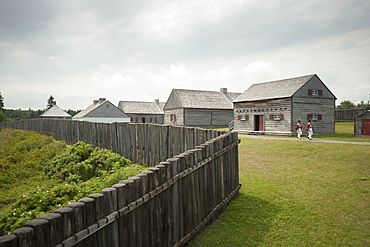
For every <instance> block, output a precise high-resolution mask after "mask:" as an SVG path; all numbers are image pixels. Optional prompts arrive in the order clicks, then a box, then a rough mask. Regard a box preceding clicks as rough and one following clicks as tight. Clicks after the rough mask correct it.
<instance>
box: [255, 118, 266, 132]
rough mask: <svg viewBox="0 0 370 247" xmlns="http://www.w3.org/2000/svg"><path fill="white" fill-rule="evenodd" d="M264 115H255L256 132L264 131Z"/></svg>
mask: <svg viewBox="0 0 370 247" xmlns="http://www.w3.org/2000/svg"><path fill="white" fill-rule="evenodd" d="M263 122H264V121H263V115H254V131H263V127H264V126H263Z"/></svg>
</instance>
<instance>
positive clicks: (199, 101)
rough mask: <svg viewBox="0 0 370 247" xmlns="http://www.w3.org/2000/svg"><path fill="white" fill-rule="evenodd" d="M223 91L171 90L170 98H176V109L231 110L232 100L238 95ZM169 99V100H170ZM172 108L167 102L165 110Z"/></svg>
mask: <svg viewBox="0 0 370 247" xmlns="http://www.w3.org/2000/svg"><path fill="white" fill-rule="evenodd" d="M224 90H225V91H224V92H222V90H221V91H201V90H188V89H172V92H171V95H170V98H171V97H176V100H177V102H178V104H179V105H177V106H176V108H179V107H180V108H197V109H233V100H234V99H235V98H237V97H238V96H239V95H240V93H229V92H226V89H224ZM170 98H169V100H170ZM170 108H173V106H171V105H169V102H168V101H167V103H166V105H165V109H170Z"/></svg>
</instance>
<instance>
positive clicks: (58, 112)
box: [40, 104, 71, 118]
mask: <svg viewBox="0 0 370 247" xmlns="http://www.w3.org/2000/svg"><path fill="white" fill-rule="evenodd" d="M40 117H44V118H48V117H50V118H71V115H70V114H68V113H67V112H65V111H63V110H62V109H61V108H60V107H59V106H57V105H56V104H54V105H53V106H52V107H50V108H49V109H48V110H47V111H46V112H44V113H43V114H41V115H40Z"/></svg>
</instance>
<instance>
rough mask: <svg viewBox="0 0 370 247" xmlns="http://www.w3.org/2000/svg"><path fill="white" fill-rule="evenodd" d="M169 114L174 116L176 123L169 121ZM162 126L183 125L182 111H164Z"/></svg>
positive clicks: (180, 109)
mask: <svg viewBox="0 0 370 247" xmlns="http://www.w3.org/2000/svg"><path fill="white" fill-rule="evenodd" d="M171 114H176V121H171V118H170V116H171ZM164 124H171V125H184V109H183V108H177V109H170V110H165V111H164Z"/></svg>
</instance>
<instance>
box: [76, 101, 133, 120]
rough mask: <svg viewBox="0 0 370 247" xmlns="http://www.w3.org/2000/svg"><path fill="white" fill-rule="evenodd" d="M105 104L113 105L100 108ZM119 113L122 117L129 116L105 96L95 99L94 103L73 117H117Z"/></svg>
mask: <svg viewBox="0 0 370 247" xmlns="http://www.w3.org/2000/svg"><path fill="white" fill-rule="evenodd" d="M103 105H105V106H107V107H109V106H111V107H109V108H105V106H104V108H101V109H99V108H100V107H102V106H103ZM108 109H109V110H108ZM117 114H118V115H120V117H127V118H128V116H127V115H126V114H125V113H124V112H123V111H122V110H121V109H119V108H118V107H116V106H115V105H113V104H112V103H111V102H110V101H109V100H106V99H105V98H99V100H94V102H93V104H92V105H90V106H88V107H87V108H86V109H84V110H82V111H80V112H79V113H77V114H76V115H74V116H73V117H72V119H80V118H85V117H103V118H104V117H117Z"/></svg>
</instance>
